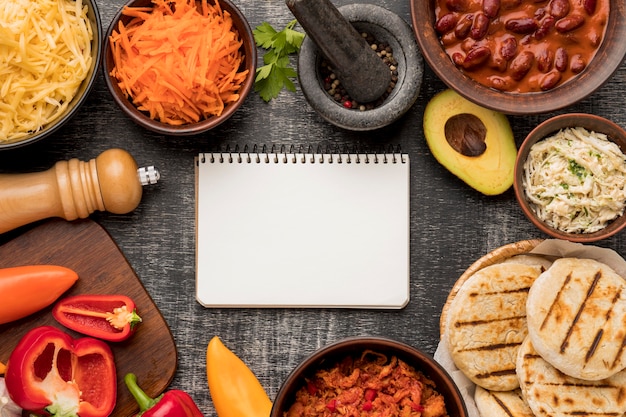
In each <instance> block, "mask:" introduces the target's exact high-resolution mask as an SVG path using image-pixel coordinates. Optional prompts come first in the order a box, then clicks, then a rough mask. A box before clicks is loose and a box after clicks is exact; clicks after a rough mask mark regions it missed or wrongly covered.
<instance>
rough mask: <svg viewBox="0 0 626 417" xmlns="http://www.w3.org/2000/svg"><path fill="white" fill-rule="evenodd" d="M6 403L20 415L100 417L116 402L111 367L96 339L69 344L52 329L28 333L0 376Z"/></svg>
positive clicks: (105, 348) (111, 360) (64, 335)
mask: <svg viewBox="0 0 626 417" xmlns="http://www.w3.org/2000/svg"><path fill="white" fill-rule="evenodd" d="M4 378H5V383H6V386H7V391H8V392H9V395H10V397H11V399H12V400H13V401H14V402H15V403H16V404H17V405H18V406H20V407H21V408H23V409H24V410H28V411H31V412H35V413H38V414H46V415H55V416H57V417H76V416H78V417H106V416H108V415H110V414H111V411H113V408H114V407H115V401H116V398H117V380H116V373H115V361H114V358H113V353H112V352H111V349H110V348H109V346H108V345H107V344H106V343H105V342H103V341H101V340H98V339H94V338H91V337H83V338H79V339H73V338H72V337H71V336H70V335H69V334H67V333H65V332H63V331H61V330H59V329H57V328H55V327H52V326H40V327H36V328H34V329H32V330H30V331H29V332H28V333H26V334H25V335H24V336H23V337H22V339H20V341H19V342H18V344H17V346H16V347H15V349H14V350H13V352H12V353H11V356H10V357H9V361H8V363H7V369H6V373H5V377H4Z"/></svg>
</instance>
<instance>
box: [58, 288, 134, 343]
mask: <svg viewBox="0 0 626 417" xmlns="http://www.w3.org/2000/svg"><path fill="white" fill-rule="evenodd" d="M52 315H53V316H54V318H55V319H56V320H57V321H58V322H59V323H61V324H62V325H64V326H65V327H67V328H69V329H72V330H75V331H77V332H79V333H82V334H85V335H87V336H92V337H97V338H99V339H103V340H108V341H110V342H121V341H122V340H126V339H128V338H129V337H130V336H131V335H132V334H133V333H134V331H135V330H136V326H137V324H139V323H140V322H141V317H139V316H138V315H137V309H136V308H135V303H134V302H133V300H131V299H130V298H129V297H127V296H125V295H89V294H83V295H75V296H73V297H67V298H64V299H62V300H61V301H59V302H57V303H56V304H55V306H54V308H53V309H52Z"/></svg>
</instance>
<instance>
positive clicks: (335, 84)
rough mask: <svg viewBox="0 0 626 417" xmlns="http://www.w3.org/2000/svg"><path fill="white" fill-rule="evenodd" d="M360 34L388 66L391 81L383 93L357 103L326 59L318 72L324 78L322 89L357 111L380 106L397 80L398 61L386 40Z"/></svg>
mask: <svg viewBox="0 0 626 417" xmlns="http://www.w3.org/2000/svg"><path fill="white" fill-rule="evenodd" d="M361 36H363V38H364V39H365V40H366V41H367V43H368V44H369V45H370V47H371V48H372V50H373V51H376V53H377V54H378V56H379V57H380V58H381V59H382V60H383V62H384V63H385V64H386V65H387V66H388V67H389V71H391V81H390V83H389V86H388V88H387V90H386V91H385V93H383V95H382V96H381V97H379V98H378V99H377V100H375V101H373V102H370V103H358V102H356V101H355V100H353V99H352V98H350V97H349V95H348V92H347V91H346V90H345V88H343V86H342V85H341V81H340V80H339V79H337V75H336V74H335V72H334V70H333V69H332V68H331V66H330V64H329V63H328V61H326V60H325V59H323V60H322V61H321V64H320V68H319V73H320V75H321V79H322V80H324V82H323V84H324V91H326V93H327V94H328V95H329V96H330V97H332V99H333V100H335V101H336V102H337V103H340V104H341V105H342V106H343V107H344V108H346V109H355V110H359V111H366V110H372V109H375V108H376V107H380V106H381V105H382V104H383V103H384V101H385V100H386V99H387V97H389V95H390V94H391V93H392V92H393V89H394V88H395V86H396V83H397V82H398V61H397V60H396V59H395V58H394V56H393V48H392V47H391V46H390V45H389V44H388V43H386V42H381V41H379V40H377V39H375V38H374V37H373V36H372V35H370V34H368V33H362V34H361Z"/></svg>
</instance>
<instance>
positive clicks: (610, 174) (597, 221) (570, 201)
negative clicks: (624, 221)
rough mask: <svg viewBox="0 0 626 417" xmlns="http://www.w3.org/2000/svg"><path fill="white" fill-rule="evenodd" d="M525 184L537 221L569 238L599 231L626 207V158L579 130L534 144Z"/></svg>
mask: <svg viewBox="0 0 626 417" xmlns="http://www.w3.org/2000/svg"><path fill="white" fill-rule="evenodd" d="M522 181H523V182H522V184H523V187H524V189H525V194H526V197H527V198H528V201H529V202H530V203H531V207H532V208H533V211H534V212H535V214H536V215H537V217H539V218H540V219H542V220H543V221H545V222H546V223H547V224H549V225H550V226H552V227H553V228H555V229H557V230H561V231H563V232H566V233H593V232H596V231H598V230H601V229H603V228H604V227H606V226H607V225H608V224H609V223H610V222H611V221H612V220H614V219H615V218H617V217H618V216H621V215H622V214H623V213H624V208H625V207H626V156H625V155H624V154H623V153H622V151H621V150H620V148H619V147H618V146H617V145H616V144H615V143H614V142H611V141H610V140H608V138H607V137H606V135H604V134H600V133H596V132H589V131H587V130H586V129H583V128H581V127H577V128H568V129H563V130H561V131H559V132H558V133H557V134H556V135H554V136H551V137H549V138H546V139H544V140H542V141H539V142H537V143H536V144H535V145H533V146H532V148H531V150H530V153H529V154H528V158H527V160H526V163H525V164H524V175H523V179H522Z"/></svg>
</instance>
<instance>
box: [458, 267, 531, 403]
mask: <svg viewBox="0 0 626 417" xmlns="http://www.w3.org/2000/svg"><path fill="white" fill-rule="evenodd" d="M542 271H543V268H542V267H541V266H536V265H527V264H516V263H501V264H495V265H490V266H487V267H485V268H483V269H480V270H478V271H477V272H476V273H474V274H473V275H472V276H470V277H469V278H468V279H467V281H466V282H465V283H464V284H463V285H462V286H461V288H460V289H459V291H458V293H457V294H456V296H455V297H454V299H453V300H452V302H451V303H450V305H449V310H448V320H447V324H446V333H447V336H448V337H447V342H448V350H449V352H450V356H451V357H452V359H453V361H454V363H455V364H456V366H457V368H459V369H460V370H461V371H462V372H463V373H464V374H465V375H466V376H467V377H468V378H469V379H470V380H472V381H473V382H474V383H475V384H476V385H479V386H481V387H483V388H485V389H489V390H494V391H509V390H513V389H516V388H517V387H519V382H518V380H517V376H516V374H515V361H516V359H517V351H518V348H519V345H520V344H521V343H522V341H523V340H524V338H525V337H526V335H527V328H526V298H527V296H528V291H529V289H530V287H531V285H532V284H533V282H534V281H535V279H536V278H537V277H538V276H539V274H540V273H541V272H542Z"/></svg>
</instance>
